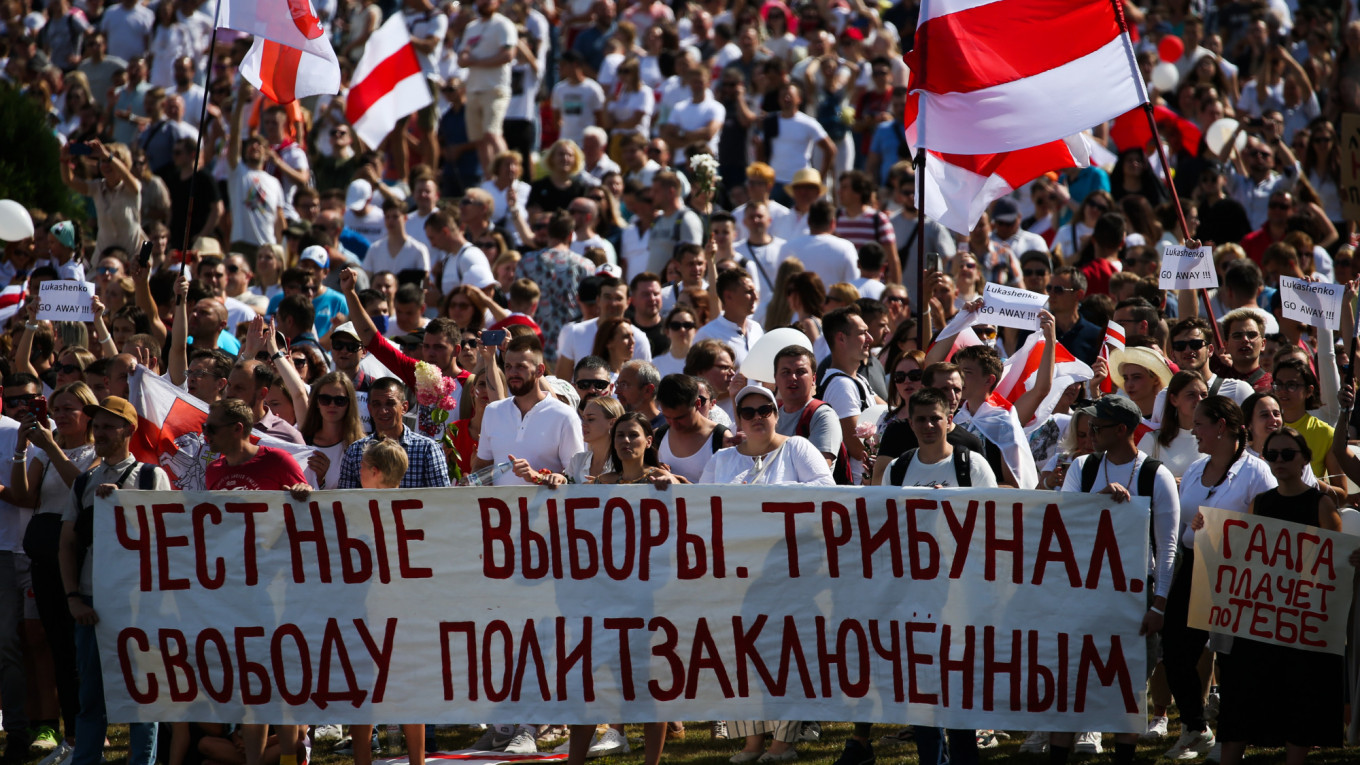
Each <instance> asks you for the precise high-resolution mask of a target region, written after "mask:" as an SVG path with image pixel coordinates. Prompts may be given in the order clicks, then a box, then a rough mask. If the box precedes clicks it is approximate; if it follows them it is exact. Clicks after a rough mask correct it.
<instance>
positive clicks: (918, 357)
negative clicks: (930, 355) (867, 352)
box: [878, 350, 926, 442]
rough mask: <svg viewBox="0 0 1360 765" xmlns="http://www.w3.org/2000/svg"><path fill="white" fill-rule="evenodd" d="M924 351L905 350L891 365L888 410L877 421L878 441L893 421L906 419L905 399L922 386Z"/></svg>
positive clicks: (904, 420)
mask: <svg viewBox="0 0 1360 765" xmlns="http://www.w3.org/2000/svg"><path fill="white" fill-rule="evenodd" d="M925 359H926V355H925V353H923V352H921V351H916V350H912V351H906V352H904V353H902V354H901V356H899V357H898V359H897V362H896V363H895V364H894V365H893V367H892V372H891V373H890V375H889V377H888V382H889V383H891V384H890V385H889V386H888V411H886V412H884V413H883V416H882V417H881V418H880V419H879V421H878V437H879V441H880V442H881V441H882V440H883V433H884V432H885V431H886V430H887V429H888V427H889V426H890V425H892V424H893V423H894V422H899V421H900V422H903V423H905V422H906V420H907V400H908V399H910V398H911V394H913V393H915V392H916V391H918V390H920V389H921V388H922V387H923V386H922V382H921V378H922V373H923V370H924V369H925V366H924V362H925Z"/></svg>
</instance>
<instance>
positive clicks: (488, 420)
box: [473, 335, 585, 486]
mask: <svg viewBox="0 0 1360 765" xmlns="http://www.w3.org/2000/svg"><path fill="white" fill-rule="evenodd" d="M544 369H545V366H544V364H543V347H542V345H540V344H539V342H538V338H536V337H534V336H533V335H520V336H519V337H517V338H515V339H513V340H511V341H510V343H509V345H507V346H506V350H505V382H506V384H507V386H508V387H509V389H510V396H511V397H510V398H508V399H502V400H500V401H494V402H492V403H491V404H489V405H488V406H487V408H486V413H485V414H483V415H482V439H481V441H480V442H479V443H478V444H477V458H476V459H475V460H473V468H474V469H477V470H480V469H482V468H484V467H487V466H490V465H499V464H501V463H512V464H513V463H517V462H519V463H525V462H527V463H528V466H529V467H530V470H528V471H523V470H516V471H515V472H510V471H505V472H498V474H497V475H496V476H495V477H494V483H495V485H496V486H516V485H526V484H529V483H537V481H533V480H526V479H525V478H522V477H520V475H517V474H516V473H521V472H526V473H527V475H529V476H532V477H533V478H537V477H538V476H539V475H541V473H539V472H534V471H551V472H554V473H560V472H562V471H563V470H564V469H566V466H567V464H568V463H569V462H570V461H571V458H572V456H573V455H575V454H576V453H577V452H579V451H581V450H583V449H584V448H585V445H584V443H583V442H582V440H581V421H580V420H579V419H578V418H577V416H576V412H575V411H573V410H572V408H571V407H570V406H567V405H566V404H564V403H562V402H561V401H559V400H557V399H556V398H555V397H553V396H552V395H550V394H549V393H548V392H547V391H546V390H544V388H543V386H542V385H540V383H539V381H540V380H541V379H542V377H543V372H544Z"/></svg>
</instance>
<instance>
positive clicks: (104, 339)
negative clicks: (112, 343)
mask: <svg viewBox="0 0 1360 765" xmlns="http://www.w3.org/2000/svg"><path fill="white" fill-rule="evenodd" d="M94 341H95V342H96V343H99V344H100V345H103V344H104V343H107V342H108V341H109V336H108V335H104V336H103V337H95V339H94Z"/></svg>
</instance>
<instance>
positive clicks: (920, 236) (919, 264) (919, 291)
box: [916, 147, 930, 350]
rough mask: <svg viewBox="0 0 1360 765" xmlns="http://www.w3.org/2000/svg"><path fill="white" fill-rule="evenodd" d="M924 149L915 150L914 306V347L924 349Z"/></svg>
mask: <svg viewBox="0 0 1360 765" xmlns="http://www.w3.org/2000/svg"><path fill="white" fill-rule="evenodd" d="M925 201H926V150H925V148H924V147H922V148H919V149H917V150H916V306H917V309H916V310H918V311H920V314H921V322H920V326H919V327H917V328H916V331H917V333H918V335H919V336H920V340H919V342H918V344H917V346H916V347H918V348H920V349H922V350H925V348H926V343H927V342H929V340H930V337H929V332H927V330H926V323H927V321H928V317H929V316H930V311H929V306H928V305H927V303H926V300H925V298H924V295H925V291H926V205H925Z"/></svg>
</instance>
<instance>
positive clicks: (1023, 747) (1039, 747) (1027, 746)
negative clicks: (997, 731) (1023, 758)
mask: <svg viewBox="0 0 1360 765" xmlns="http://www.w3.org/2000/svg"><path fill="white" fill-rule="evenodd" d="M1020 751H1022V752H1026V753H1029V754H1043V753H1044V752H1047V751H1048V731H1046V730H1036V731H1031V732H1030V734H1029V735H1028V736H1025V741H1024V743H1022V744H1020Z"/></svg>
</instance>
